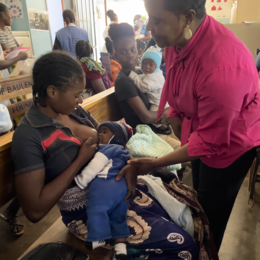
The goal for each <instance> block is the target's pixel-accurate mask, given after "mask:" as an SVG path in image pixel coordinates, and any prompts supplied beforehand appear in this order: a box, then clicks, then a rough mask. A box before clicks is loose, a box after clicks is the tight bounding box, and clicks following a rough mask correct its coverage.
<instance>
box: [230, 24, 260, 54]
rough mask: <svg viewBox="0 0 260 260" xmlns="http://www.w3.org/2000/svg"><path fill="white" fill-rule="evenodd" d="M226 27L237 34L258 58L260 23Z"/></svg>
mask: <svg viewBox="0 0 260 260" xmlns="http://www.w3.org/2000/svg"><path fill="white" fill-rule="evenodd" d="M225 26H226V27H227V28H228V29H229V30H231V31H232V32H234V33H235V35H236V36H237V38H238V39H239V40H241V41H242V42H243V43H244V44H245V45H246V46H247V48H248V49H249V50H250V51H251V52H252V54H253V56H254V58H256V49H258V48H260V33H259V32H260V23H252V24H245V23H240V24H226V25H225Z"/></svg>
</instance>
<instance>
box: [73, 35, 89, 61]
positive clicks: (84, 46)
mask: <svg viewBox="0 0 260 260" xmlns="http://www.w3.org/2000/svg"><path fill="white" fill-rule="evenodd" d="M91 53H92V46H91V45H90V43H89V42H88V41H83V40H80V41H78V42H77V44H76V55H77V57H78V59H79V60H80V59H81V58H83V57H90V56H91Z"/></svg>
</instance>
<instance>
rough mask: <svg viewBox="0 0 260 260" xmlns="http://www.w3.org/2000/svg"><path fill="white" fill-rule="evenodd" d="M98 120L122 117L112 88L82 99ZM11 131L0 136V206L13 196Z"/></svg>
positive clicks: (83, 105)
mask: <svg viewBox="0 0 260 260" xmlns="http://www.w3.org/2000/svg"><path fill="white" fill-rule="evenodd" d="M81 106H82V107H83V108H84V109H85V110H88V111H89V112H90V113H91V114H92V116H93V117H94V118H95V119H96V120H97V121H98V122H104V121H118V120H120V119H122V115H121V112H120V109H119V107H118V105H117V101H116V97H115V93H114V88H111V89H108V90H106V91H104V92H102V93H100V94H97V95H95V96H93V97H90V98H88V99H86V100H84V102H83V104H82V105H81ZM12 137H13V132H11V133H8V134H6V135H4V136H2V137H0V207H2V206H3V205H4V204H5V203H7V202H8V201H10V200H11V199H12V198H13V197H14V196H15V187H14V170H13V165H12V160H11V143H12Z"/></svg>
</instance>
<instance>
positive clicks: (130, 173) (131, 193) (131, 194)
mask: <svg viewBox="0 0 260 260" xmlns="http://www.w3.org/2000/svg"><path fill="white" fill-rule="evenodd" d="M137 176H138V171H137V168H136V166H133V165H126V166H125V167H124V168H123V169H122V170H121V171H120V172H119V174H118V175H117V177H116V180H117V181H119V180H121V179H122V178H123V177H125V180H126V185H127V194H126V197H125V201H127V200H130V202H129V203H130V205H131V203H132V202H133V200H134V198H135V188H136V183H137Z"/></svg>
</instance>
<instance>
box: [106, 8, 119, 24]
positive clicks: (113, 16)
mask: <svg viewBox="0 0 260 260" xmlns="http://www.w3.org/2000/svg"><path fill="white" fill-rule="evenodd" d="M107 16H108V17H109V19H110V21H115V20H116V17H117V15H116V13H115V12H114V11H113V10H108V11H107Z"/></svg>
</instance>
